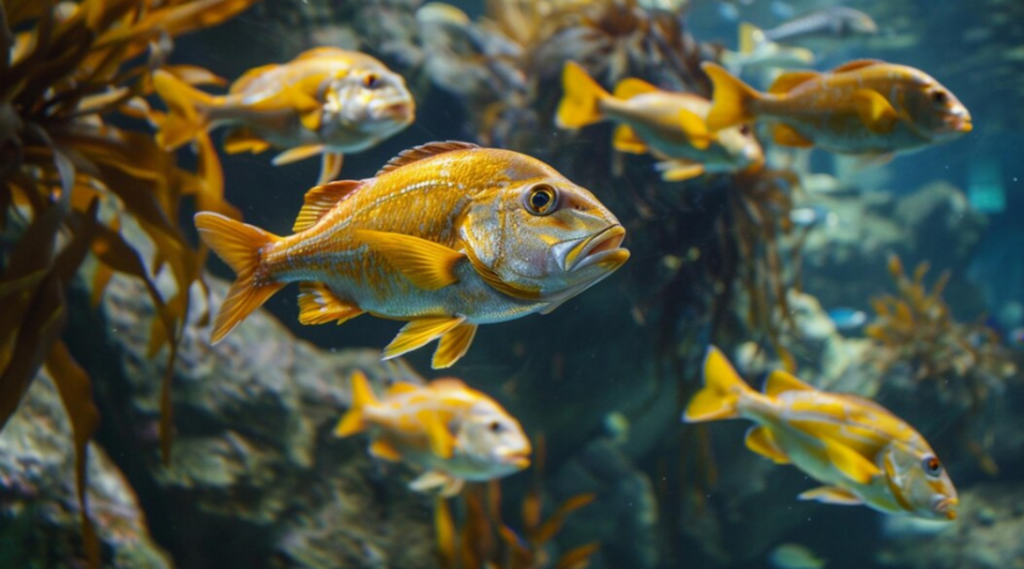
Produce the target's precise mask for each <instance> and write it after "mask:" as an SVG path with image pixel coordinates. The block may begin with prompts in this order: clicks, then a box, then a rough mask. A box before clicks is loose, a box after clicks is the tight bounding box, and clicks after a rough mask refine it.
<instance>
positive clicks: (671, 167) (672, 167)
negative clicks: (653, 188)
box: [655, 159, 706, 182]
mask: <svg viewBox="0 0 1024 569" xmlns="http://www.w3.org/2000/svg"><path fill="white" fill-rule="evenodd" d="M655 168H656V169H657V170H658V171H659V172H661V179H662V180H665V181H666V182H685V181H686V180H690V179H693V178H696V177H698V176H702V175H703V174H704V172H705V170H706V169H705V168H704V165H703V164H700V163H698V162H691V161H689V160H680V159H675V160H665V161H662V162H658V164H657V165H656V166H655Z"/></svg>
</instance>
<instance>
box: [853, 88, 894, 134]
mask: <svg viewBox="0 0 1024 569" xmlns="http://www.w3.org/2000/svg"><path fill="white" fill-rule="evenodd" d="M853 102H854V105H855V106H856V107H857V114H859V115H860V120H861V122H862V123H864V126H866V127H867V128H868V130H870V131H871V132H874V133H876V134H889V133H890V132H892V130H893V129H894V128H895V127H896V122H897V120H899V113H897V112H896V109H895V108H893V106H892V104H891V103H890V102H889V100H888V99H886V98H885V97H884V96H882V94H881V93H879V92H878V91H875V90H873V89H860V90H858V91H856V92H854V94H853Z"/></svg>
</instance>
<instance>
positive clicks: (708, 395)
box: [683, 346, 753, 423]
mask: <svg viewBox="0 0 1024 569" xmlns="http://www.w3.org/2000/svg"><path fill="white" fill-rule="evenodd" d="M752 391H753V389H751V388H750V386H749V385H747V384H746V382H745V381H743V378H742V377H740V374H739V373H737V372H736V370H735V369H734V368H733V367H732V364H730V363H729V360H728V359H726V357H725V355H724V354H722V352H721V351H720V350H719V349H718V348H716V347H714V346H710V347H709V348H708V354H707V356H706V357H705V358H704V388H703V389H701V390H700V391H698V392H697V394H696V395H694V396H693V399H691V400H690V404H689V405H687V406H686V411H685V412H684V413H683V421H684V422H686V423H700V422H704V421H715V420H718V419H734V418H736V417H739V410H738V408H737V405H738V404H739V400H740V397H741V396H742V395H744V394H747V393H749V392H752Z"/></svg>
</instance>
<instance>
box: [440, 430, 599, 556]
mask: <svg viewBox="0 0 1024 569" xmlns="http://www.w3.org/2000/svg"><path fill="white" fill-rule="evenodd" d="M543 462H544V444H543V441H542V440H539V441H538V442H537V456H536V463H535V466H534V468H533V473H534V480H533V484H532V485H531V488H530V489H529V490H528V491H527V492H526V494H525V496H524V497H523V501H522V504H521V506H520V510H521V512H522V525H521V529H522V531H521V533H519V532H516V531H515V530H514V529H512V527H511V526H509V525H508V524H506V523H505V522H504V521H503V520H502V516H501V482H500V481H498V480H491V481H489V482H487V483H486V484H470V485H468V486H467V487H466V490H465V491H464V492H463V493H462V494H461V495H460V496H459V498H457V499H456V503H459V502H461V504H459V505H460V506H461V507H460V508H459V511H460V513H461V516H459V517H460V518H461V527H457V524H456V520H455V516H453V514H452V510H451V508H450V506H449V503H448V501H447V500H445V499H444V498H437V502H436V504H435V508H434V522H435V528H436V531H437V547H438V553H439V555H440V557H441V562H442V566H443V567H444V568H445V569H476V568H478V567H492V568H495V569H497V568H501V569H541V568H543V567H554V568H555V569H584V568H586V567H588V566H589V565H590V557H591V556H592V555H594V554H595V553H596V552H597V551H598V549H599V548H600V545H599V544H597V543H587V544H584V545H580V546H578V547H575V548H573V549H570V550H569V551H566V552H565V553H563V554H562V555H561V556H560V557H559V558H558V559H557V560H552V559H551V558H550V554H549V552H548V546H549V545H550V542H551V540H552V539H554V537H555V536H556V535H558V533H559V532H560V531H561V530H562V527H563V526H564V525H565V523H566V520H567V518H568V517H569V515H570V514H572V513H573V512H575V511H576V510H578V509H580V508H582V507H584V506H586V505H587V504H590V503H591V502H593V501H594V495H593V494H579V495H576V496H572V497H570V498H568V499H567V500H565V501H564V502H562V503H561V504H560V505H558V507H556V508H555V509H554V510H553V511H552V512H551V514H550V515H549V516H548V517H546V518H545V517H543V513H544V506H545V505H544V496H543V486H542V476H543V469H544V465H543Z"/></svg>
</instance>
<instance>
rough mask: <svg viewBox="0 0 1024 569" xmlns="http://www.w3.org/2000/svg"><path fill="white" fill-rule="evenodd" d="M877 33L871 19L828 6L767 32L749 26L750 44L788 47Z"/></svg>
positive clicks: (856, 12)
mask: <svg viewBox="0 0 1024 569" xmlns="http://www.w3.org/2000/svg"><path fill="white" fill-rule="evenodd" d="M877 33H878V24H877V23H875V21H874V20H873V19H872V18H871V16H869V15H867V14H865V13H864V12H861V11H860V10H855V9H853V8H847V7H845V6H829V7H827V8H823V9H821V10H814V11H812V12H808V13H806V14H803V15H801V16H797V17H796V18H793V19H792V20H790V21H788V22H784V23H782V24H780V25H778V26H777V27H775V28H772V29H770V30H758V29H757V28H755V27H753V26H752V29H751V30H750V34H751V40H752V41H754V42H758V41H764V42H775V43H789V42H795V41H801V40H806V39H821V38H827V39H836V38H838V39H848V38H852V37H863V36H873V35H875V34H877Z"/></svg>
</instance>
